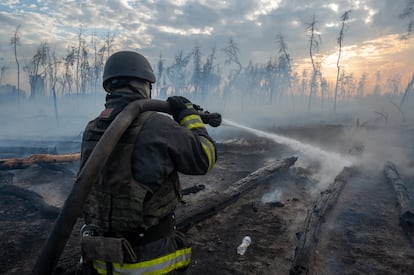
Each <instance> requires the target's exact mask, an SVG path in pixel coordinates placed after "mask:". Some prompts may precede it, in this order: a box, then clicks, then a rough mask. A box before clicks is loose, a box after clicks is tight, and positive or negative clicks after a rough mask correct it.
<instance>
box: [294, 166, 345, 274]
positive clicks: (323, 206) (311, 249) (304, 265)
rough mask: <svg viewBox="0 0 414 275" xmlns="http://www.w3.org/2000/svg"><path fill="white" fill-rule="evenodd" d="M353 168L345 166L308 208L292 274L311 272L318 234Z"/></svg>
mask: <svg viewBox="0 0 414 275" xmlns="http://www.w3.org/2000/svg"><path fill="white" fill-rule="evenodd" d="M352 173H353V169H352V168H349V167H345V168H344V169H343V170H342V171H341V173H339V175H338V176H336V178H335V181H334V182H333V183H332V184H331V185H330V186H329V187H328V189H326V190H325V191H323V192H321V196H320V198H319V199H318V200H316V201H315V202H314V203H313V206H312V209H310V210H308V215H307V217H306V219H305V225H304V229H303V231H302V232H300V233H299V239H298V245H297V246H296V249H295V256H294V259H293V263H292V267H291V269H290V274H295V275H297V274H309V268H310V267H311V266H312V265H313V262H314V253H315V249H316V246H317V244H318V235H319V229H320V226H321V224H322V223H323V221H324V218H325V217H326V215H327V214H328V213H329V211H330V210H331V208H332V207H333V206H334V205H335V203H336V201H337V198H338V197H339V195H340V193H341V191H342V188H343V187H344V186H345V184H346V182H347V179H348V178H349V177H351V176H352Z"/></svg>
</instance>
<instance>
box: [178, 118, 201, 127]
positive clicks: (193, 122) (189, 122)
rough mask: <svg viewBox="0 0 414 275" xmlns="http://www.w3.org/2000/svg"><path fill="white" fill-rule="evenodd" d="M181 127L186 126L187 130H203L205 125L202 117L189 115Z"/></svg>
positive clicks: (182, 121)
mask: <svg viewBox="0 0 414 275" xmlns="http://www.w3.org/2000/svg"><path fill="white" fill-rule="evenodd" d="M180 125H181V126H185V128H187V129H189V130H191V129H193V128H203V127H204V123H203V121H202V120H201V117H200V116H199V115H189V116H186V117H184V118H183V119H182V120H181V122H180Z"/></svg>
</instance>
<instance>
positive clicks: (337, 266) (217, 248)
mask: <svg viewBox="0 0 414 275" xmlns="http://www.w3.org/2000/svg"><path fill="white" fill-rule="evenodd" d="M221 128H222V129H221V130H212V136H214V137H215V138H216V140H217V148H218V161H217V164H216V166H215V168H214V169H213V170H212V171H211V173H209V174H208V175H205V176H185V175H181V180H182V185H183V186H182V187H183V188H188V187H192V186H197V185H204V186H205V189H203V190H201V191H200V192H198V193H190V194H188V195H186V196H185V197H184V200H185V201H187V202H188V205H191V204H197V202H198V201H201V200H200V198H201V197H206V196H212V197H213V196H214V195H217V194H220V193H221V192H222V191H223V190H226V188H228V187H229V186H230V185H231V184H232V183H234V182H236V181H238V180H240V179H242V178H244V177H246V176H247V175H249V174H250V173H252V172H254V171H256V170H257V169H259V168H261V167H263V166H265V165H268V164H269V163H272V162H273V161H275V160H278V159H284V158H287V157H290V156H297V157H298V160H297V162H296V163H295V165H293V166H292V167H291V168H289V169H288V170H286V171H284V172H280V173H276V174H275V175H273V176H272V177H270V178H267V179H266V180H265V181H263V182H261V183H260V184H259V185H258V186H257V187H256V188H254V189H253V190H251V191H250V192H248V193H247V194H245V195H243V196H242V197H241V198H240V199H239V200H237V201H236V202H234V203H232V204H230V205H229V206H227V207H226V208H225V209H223V210H222V211H220V212H219V213H218V214H216V215H214V216H212V217H210V218H208V219H206V220H204V221H202V222H200V223H198V224H196V225H194V226H193V227H192V228H190V229H189V231H188V232H187V233H186V234H187V236H188V237H190V238H191V239H192V241H193V260H192V264H191V267H190V269H189V271H188V274H289V271H290V269H291V268H292V264H293V262H294V257H295V250H296V248H297V247H298V240H299V237H300V236H301V234H302V233H303V230H304V226H305V224H304V223H305V219H306V217H307V215H308V214H309V212H310V211H312V205H313V202H314V201H315V200H317V199H318V198H319V197H320V195H321V193H323V192H324V191H325V190H326V189H327V188H329V185H330V184H331V183H332V182H334V179H335V177H336V175H337V174H338V173H339V172H341V170H342V169H343V164H344V163H345V164H349V165H351V166H352V167H354V168H355V171H356V172H355V173H353V175H352V176H351V177H350V178H349V179H348V181H347V183H346V185H345V186H344V187H343V189H342V191H341V192H340V194H339V197H338V199H337V201H336V202H335V204H334V205H333V207H332V209H331V210H330V211H329V215H328V216H326V217H325V218H324V219H323V221H322V224H321V227H320V230H319V235H318V244H317V247H316V248H315V249H314V250H313V251H312V258H313V263H314V264H312V265H311V266H309V270H308V273H309V274H412V272H413V270H414V269H413V267H414V244H413V243H412V239H411V238H410V236H409V235H407V232H406V231H404V230H403V229H402V227H401V226H400V224H399V207H398V204H397V201H398V200H397V196H396V194H395V191H394V189H393V187H392V186H391V185H390V184H389V183H388V182H387V181H386V179H385V178H384V176H383V168H384V164H385V163H386V161H393V162H394V163H395V164H396V167H397V168H398V169H399V172H400V176H401V179H402V180H403V182H404V183H405V185H406V186H407V191H408V194H409V196H410V197H411V198H413V197H414V172H413V171H414V169H413V168H414V157H413V156H414V155H413V153H414V149H413V148H414V146H413V144H412V140H413V138H414V131H412V130H406V129H400V128H390V127H387V128H384V127H381V128H369V127H361V126H358V127H355V126H354V125H351V126H343V125H332V124H330V125H327V124H312V125H307V126H295V127H278V128H270V129H267V132H272V133H275V134H277V135H276V136H272V135H268V136H263V134H260V133H255V132H254V131H247V130H240V129H236V128H234V127H228V126H222V127H221ZM258 134H259V136H258ZM278 135H281V136H282V137H285V138H286V137H287V139H286V140H284V139H280V136H278ZM290 138H294V139H295V140H293V141H292V139H290ZM297 141H301V142H299V143H298V142H297ZM70 144H71V146H72V147H70V149H69V151H71V150H74V149H75V148H76V144H73V143H70ZM50 146H53V144H51V145H50ZM56 148H57V152H58V153H62V152H60V151H62V149H61V147H60V145H59V146H57V147H56ZM315 148H316V149H315ZM73 152H75V151H73ZM78 164H79V163H78V162H73V163H62V164H54V165H50V164H49V165H32V166H31V167H29V168H26V169H19V170H9V171H2V172H1V178H0V179H1V181H0V273H1V274H29V273H30V271H31V269H32V268H33V266H34V263H35V261H36V259H37V256H38V254H39V252H40V248H41V247H42V244H43V243H44V241H45V240H46V238H47V236H48V234H49V231H50V230H51V228H52V226H53V220H54V217H55V216H54V215H55V213H56V209H57V208H58V207H61V206H62V204H63V201H64V199H65V197H66V196H67V194H68V193H69V192H70V190H71V186H72V184H73V182H74V178H75V176H76V172H77V168H78ZM13 186H14V187H16V186H17V187H20V188H19V189H14V188H13ZM25 190H27V192H25ZM33 192H34V193H33ZM35 194H39V195H40V196H41V197H38V198H37V197H36V195H35ZM33 197H35V198H37V199H35V200H33ZM28 198H31V200H29V199H28ZM34 202H35V203H34ZM36 202H37V203H36ZM42 202H44V204H42ZM48 206H54V207H55V208H48ZM186 206H187V205H185V204H184V205H182V206H180V207H186ZM410 207H412V204H411V205H410ZM81 224H82V221H81V219H79V220H78V223H77V224H76V225H75V228H74V230H73V234H72V237H71V239H70V240H69V241H68V243H67V245H66V247H65V250H64V252H63V254H62V256H61V257H60V261H59V263H58V266H57V268H56V271H55V273H56V274H74V270H75V269H76V265H77V262H78V260H79V233H78V232H79V227H80V225H81ZM246 235H248V236H250V237H251V239H252V243H251V245H250V246H249V247H248V249H247V252H246V253H245V254H244V255H243V256H240V255H238V254H237V253H236V249H237V246H238V245H239V244H240V242H241V240H242V238H243V237H244V236H246Z"/></svg>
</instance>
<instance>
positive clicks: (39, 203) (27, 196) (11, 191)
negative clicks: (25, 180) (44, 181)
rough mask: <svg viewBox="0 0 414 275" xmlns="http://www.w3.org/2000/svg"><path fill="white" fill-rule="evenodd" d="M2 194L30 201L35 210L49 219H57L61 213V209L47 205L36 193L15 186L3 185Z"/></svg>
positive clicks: (1, 187)
mask: <svg viewBox="0 0 414 275" xmlns="http://www.w3.org/2000/svg"><path fill="white" fill-rule="evenodd" d="M0 194H2V195H8V196H15V197H18V198H22V199H24V200H26V201H28V202H29V203H30V204H31V205H32V206H33V207H34V208H36V209H37V210H38V211H39V212H40V214H41V215H42V216H43V217H44V218H47V219H55V218H56V217H57V216H58V215H59V212H60V209H59V208H57V207H54V206H51V205H49V204H47V203H46V202H45V201H44V200H43V197H42V196H40V195H39V194H37V193H36V192H33V191H30V190H27V189H24V188H22V187H19V186H15V185H2V186H0Z"/></svg>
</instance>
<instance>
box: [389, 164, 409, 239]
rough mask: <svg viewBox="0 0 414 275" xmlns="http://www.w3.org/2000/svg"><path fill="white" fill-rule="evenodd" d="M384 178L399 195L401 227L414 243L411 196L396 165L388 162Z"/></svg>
mask: <svg viewBox="0 0 414 275" xmlns="http://www.w3.org/2000/svg"><path fill="white" fill-rule="evenodd" d="M384 176H385V178H386V179H387V181H388V183H390V184H391V185H392V186H393V188H394V190H395V194H396V195H397V201H398V206H399V209H400V225H401V227H402V228H403V230H404V231H405V233H406V234H407V235H408V236H409V238H410V239H411V242H413V243H414V240H413V237H414V209H413V208H412V206H411V203H412V202H411V200H410V196H409V194H408V191H407V187H406V185H405V184H404V182H403V181H402V179H401V177H400V174H399V173H398V170H397V168H396V167H395V164H394V163H392V162H387V163H386V164H385V166H384Z"/></svg>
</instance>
